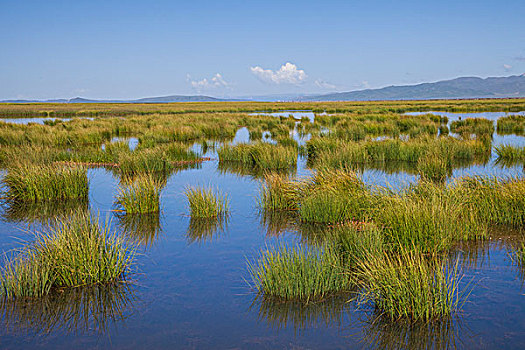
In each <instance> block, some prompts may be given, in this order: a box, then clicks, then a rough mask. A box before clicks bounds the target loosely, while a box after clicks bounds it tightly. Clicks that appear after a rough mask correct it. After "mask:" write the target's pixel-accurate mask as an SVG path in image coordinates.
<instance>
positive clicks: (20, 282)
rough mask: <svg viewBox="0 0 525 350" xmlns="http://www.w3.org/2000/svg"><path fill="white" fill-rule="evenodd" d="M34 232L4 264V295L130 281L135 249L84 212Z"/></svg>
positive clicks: (28, 294) (41, 293) (37, 293)
mask: <svg viewBox="0 0 525 350" xmlns="http://www.w3.org/2000/svg"><path fill="white" fill-rule="evenodd" d="M33 235H34V239H33V242H31V243H26V244H25V245H23V246H22V248H20V249H19V250H18V251H17V254H15V255H14V256H13V257H12V259H11V260H9V261H7V262H6V264H5V266H4V267H3V268H2V275H1V278H0V288H1V289H0V294H1V295H3V297H4V298H7V299H18V298H24V297H29V298H39V297H42V296H44V295H47V294H49V293H50V292H52V291H53V290H57V289H62V288H73V287H80V286H86V285H96V284H104V283H113V282H120V281H125V279H126V275H127V273H128V272H129V271H130V268H131V265H132V263H133V259H134V248H133V247H130V246H126V245H125V244H124V243H123V241H122V240H121V239H120V238H119V237H118V236H117V235H115V234H114V233H111V232H110V228H109V225H107V224H106V225H105V226H101V225H100V224H99V221H98V218H93V217H92V216H91V215H90V214H86V213H84V212H80V213H73V214H72V215H71V216H70V217H69V218H66V219H57V220H56V221H55V222H54V223H52V224H50V225H49V226H47V228H46V229H45V230H44V231H42V232H38V231H36V232H33Z"/></svg>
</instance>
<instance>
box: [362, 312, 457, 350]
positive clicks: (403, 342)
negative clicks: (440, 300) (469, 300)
mask: <svg viewBox="0 0 525 350" xmlns="http://www.w3.org/2000/svg"><path fill="white" fill-rule="evenodd" d="M359 326H360V327H362V333H363V334H362V339H361V342H362V343H364V344H367V345H368V346H370V347H372V348H377V349H456V348H458V347H462V346H461V341H460V337H459V334H460V330H461V328H462V327H461V322H460V320H458V319H455V318H446V319H444V320H439V321H432V322H428V323H421V322H416V323H413V322H408V321H402V320H396V321H392V320H390V319H388V318H384V317H381V316H377V315H375V314H373V315H371V316H370V318H369V319H367V320H365V321H364V322H362V323H361V324H359Z"/></svg>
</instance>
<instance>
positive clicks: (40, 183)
mask: <svg viewBox="0 0 525 350" xmlns="http://www.w3.org/2000/svg"><path fill="white" fill-rule="evenodd" d="M3 182H4V185H5V186H6V190H5V192H4V194H3V196H4V199H5V200H7V201H8V202H11V203H12V202H41V201H57V200H65V199H82V200H87V198H88V191H89V181H88V177H87V170H86V168H84V167H80V166H75V167H71V166H60V165H42V166H39V165H32V164H23V165H19V166H16V167H12V168H10V169H9V171H8V173H7V174H6V175H5V177H4V180H3Z"/></svg>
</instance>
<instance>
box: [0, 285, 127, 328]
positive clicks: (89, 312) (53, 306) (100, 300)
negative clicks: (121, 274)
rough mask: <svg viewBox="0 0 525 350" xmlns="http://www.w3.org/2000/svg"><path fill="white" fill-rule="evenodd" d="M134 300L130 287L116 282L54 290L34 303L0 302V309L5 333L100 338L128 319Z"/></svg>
mask: <svg viewBox="0 0 525 350" xmlns="http://www.w3.org/2000/svg"><path fill="white" fill-rule="evenodd" d="M134 301H135V291H134V288H133V287H132V286H130V285H128V284H124V283H117V284H111V285H100V286H90V287H81V288H71V289H66V290H61V291H56V292H55V293H52V294H50V295H47V296H45V297H42V298H39V299H35V300H16V301H9V300H2V301H1V302H0V310H1V317H2V322H3V324H4V328H5V330H6V331H7V332H9V333H20V332H23V333H29V334H33V335H46V334H49V333H51V332H55V331H63V332H67V333H71V334H75V335H79V334H93V333H95V334H99V335H104V334H106V333H108V331H109V330H110V327H111V326H116V325H118V324H119V323H122V322H123V321H124V320H125V319H126V318H128V317H129V316H130V314H131V313H132V310H133V303H134Z"/></svg>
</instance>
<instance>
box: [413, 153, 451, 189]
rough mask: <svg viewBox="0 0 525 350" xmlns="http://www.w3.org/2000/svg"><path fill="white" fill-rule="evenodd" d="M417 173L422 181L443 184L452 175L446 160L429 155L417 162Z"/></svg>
mask: <svg viewBox="0 0 525 350" xmlns="http://www.w3.org/2000/svg"><path fill="white" fill-rule="evenodd" d="M417 171H418V173H419V176H420V178H421V179H423V180H426V181H435V182H444V181H445V180H446V179H447V177H448V176H451V175H452V166H451V164H450V162H449V161H448V160H446V159H443V158H441V157H440V156H439V155H434V154H429V155H428V156H426V157H423V158H420V159H419V160H418V162H417Z"/></svg>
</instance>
